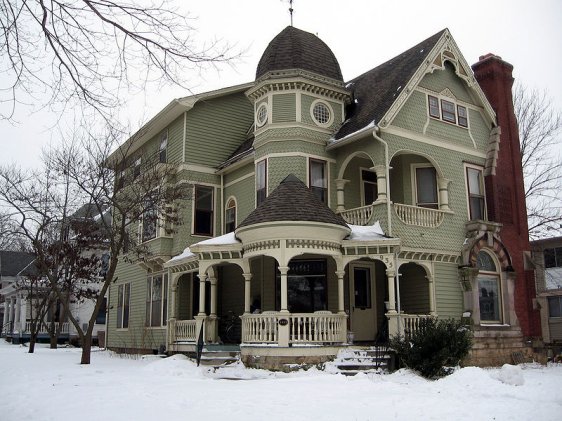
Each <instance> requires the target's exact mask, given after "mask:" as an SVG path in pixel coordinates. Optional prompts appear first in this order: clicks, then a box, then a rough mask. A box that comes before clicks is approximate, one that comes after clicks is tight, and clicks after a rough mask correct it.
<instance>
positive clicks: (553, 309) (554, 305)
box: [548, 297, 562, 317]
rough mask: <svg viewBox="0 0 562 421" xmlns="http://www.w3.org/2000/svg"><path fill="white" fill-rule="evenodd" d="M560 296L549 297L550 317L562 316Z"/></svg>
mask: <svg viewBox="0 0 562 421" xmlns="http://www.w3.org/2000/svg"><path fill="white" fill-rule="evenodd" d="M560 307H561V300H560V297H548V317H562V311H561V310H562V309H561V308H560Z"/></svg>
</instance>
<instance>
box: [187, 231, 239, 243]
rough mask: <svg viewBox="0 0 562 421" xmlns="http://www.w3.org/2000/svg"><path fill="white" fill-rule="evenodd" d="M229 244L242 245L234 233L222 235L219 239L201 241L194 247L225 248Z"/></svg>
mask: <svg viewBox="0 0 562 421" xmlns="http://www.w3.org/2000/svg"><path fill="white" fill-rule="evenodd" d="M228 244H240V241H239V240H238V239H237V238H236V236H235V235H234V233H233V232H229V233H228V234H224V235H220V236H218V237H213V238H209V239H208V240H204V241H200V242H198V243H196V244H194V245H198V246H224V245H228Z"/></svg>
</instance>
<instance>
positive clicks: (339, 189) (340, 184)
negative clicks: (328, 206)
mask: <svg viewBox="0 0 562 421" xmlns="http://www.w3.org/2000/svg"><path fill="white" fill-rule="evenodd" d="M348 182H349V180H344V179H341V178H338V179H336V198H337V203H336V212H343V211H344V210H345V203H344V202H345V194H344V188H345V185H346V183H348Z"/></svg>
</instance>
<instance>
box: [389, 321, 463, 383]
mask: <svg viewBox="0 0 562 421" xmlns="http://www.w3.org/2000/svg"><path fill="white" fill-rule="evenodd" d="M390 346H391V347H392V348H393V349H394V350H395V351H396V353H397V355H398V358H399V359H400V361H401V363H402V364H403V365H404V366H406V367H408V368H410V369H412V370H414V371H417V372H418V373H419V374H421V375H422V376H423V377H425V378H428V379H435V378H438V377H443V376H446V375H448V374H450V373H451V372H452V371H453V369H452V367H455V366H458V365H459V364H460V362H461V360H462V359H463V358H465V357H466V356H467V355H468V353H469V351H470V348H471V347H472V332H471V331H470V330H469V329H468V328H467V327H466V326H465V325H463V323H462V322H461V321H460V320H455V319H447V320H437V319H435V318H428V319H423V320H422V321H421V322H420V328H419V329H418V330H417V331H415V332H414V333H412V334H411V335H409V336H408V337H403V336H397V337H394V338H392V339H391V341H390Z"/></svg>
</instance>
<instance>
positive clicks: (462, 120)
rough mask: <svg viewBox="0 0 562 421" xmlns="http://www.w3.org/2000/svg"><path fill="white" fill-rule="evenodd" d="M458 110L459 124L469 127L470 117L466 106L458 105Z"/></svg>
mask: <svg viewBox="0 0 562 421" xmlns="http://www.w3.org/2000/svg"><path fill="white" fill-rule="evenodd" d="M457 111H458V114H459V126H463V127H468V118H467V114H466V108H465V107H461V106H460V105H457Z"/></svg>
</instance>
